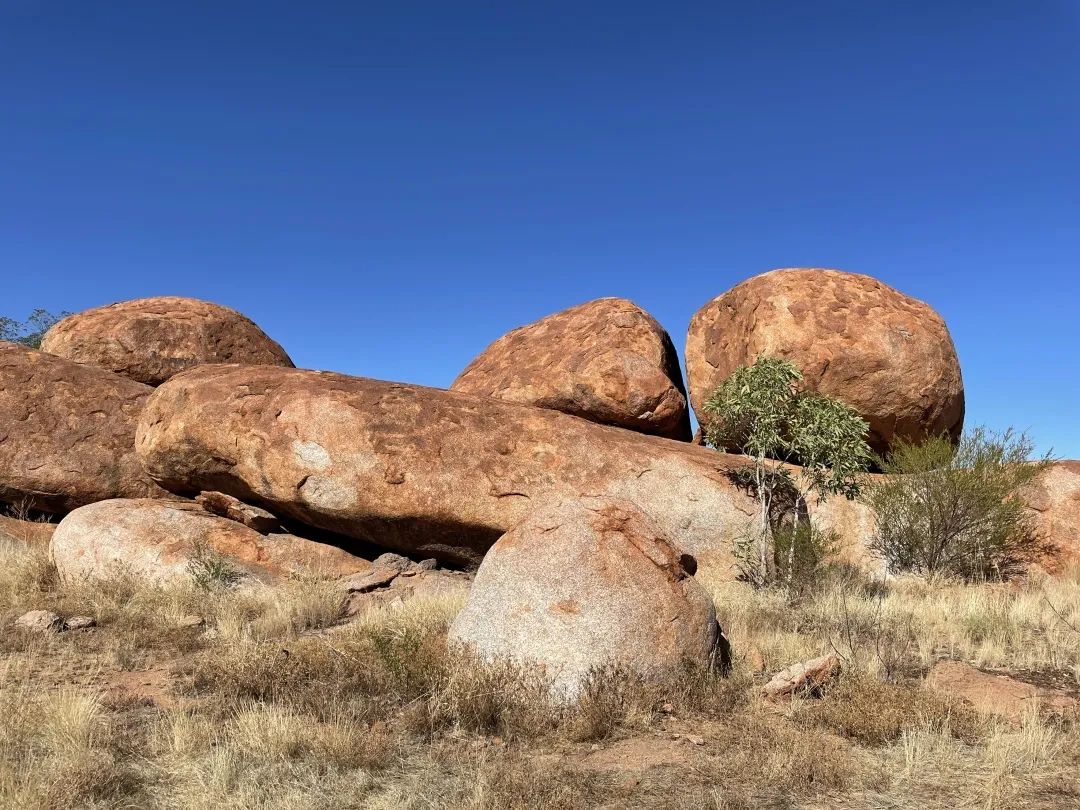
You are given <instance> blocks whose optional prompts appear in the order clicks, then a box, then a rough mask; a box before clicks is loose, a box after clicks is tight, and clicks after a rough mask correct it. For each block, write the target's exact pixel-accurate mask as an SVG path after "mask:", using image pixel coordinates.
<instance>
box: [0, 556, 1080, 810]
mask: <svg viewBox="0 0 1080 810" xmlns="http://www.w3.org/2000/svg"><path fill="white" fill-rule="evenodd" d="M0 554H2V560H0V600H2V608H3V610H4V611H5V614H6V618H10V617H11V616H14V615H18V614H20V613H22V612H24V611H25V610H28V609H30V608H45V609H50V610H55V611H56V612H57V613H59V614H61V615H65V616H66V615H74V614H85V615H90V616H92V617H94V618H95V619H96V620H97V626H96V627H93V628H89V629H86V630H79V631H68V632H64V633H44V634H42V633H23V632H11V633H8V634H7V636H6V638H5V642H4V645H3V658H4V661H3V664H2V666H0V679H2V680H0V704H2V710H0V712H2V713H0V717H2V720H0V739H2V744H0V804H3V805H4V806H11V807H23V808H61V807H100V808H105V807H109V808H112V807H169V808H171V807H185V808H187V807H193V808H198V807H235V808H263V807H275V808H277V807H282V808H313V807H327V808H329V807H335V808H336V807H376V808H377V807H387V808H389V807H416V808H421V807H475V808H480V807H484V808H487V807H490V808H496V807H499V808H501V807H519V808H527V807H536V808H541V807H544V808H546V807H567V808H571V807H573V808H576V807H582V808H585V807H626V806H634V807H671V806H681V807H701V808H743V807H745V808H751V807H755V808H756V807H778V808H779V807H798V806H823V805H828V806H833V807H911V808H916V807H920V808H921V807H991V808H993V807H998V808H1013V807H1062V806H1067V805H1068V804H1070V803H1072V802H1076V801H1080V778H1078V776H1077V774H1078V773H1080V730H1078V729H1077V727H1076V726H1075V725H1074V724H1073V721H1071V720H1070V719H1069V718H1067V717H1054V716H1049V715H1045V714H1042V713H1040V711H1039V707H1038V706H1032V707H1031V709H1030V710H1029V711H1027V713H1026V714H1024V715H1023V717H1022V718H1021V720H1020V721H1019V722H1018V723H1015V722H1008V721H1007V720H1004V719H995V718H993V717H985V716H980V715H976V714H975V713H974V712H973V711H972V709H971V708H970V707H968V706H966V705H965V704H963V703H962V702H960V701H959V700H957V699H954V698H952V697H949V696H947V695H942V694H938V693H936V692H934V691H931V690H929V689H928V688H926V686H925V685H924V684H923V681H922V678H923V676H924V675H925V674H926V673H927V671H928V670H929V669H930V667H931V666H932V665H933V664H934V662H935V661H936V660H938V659H941V658H950V659H958V660H962V661H968V662H971V663H972V664H974V665H977V666H979V667H982V668H984V669H987V670H990V671H996V670H1002V671H1006V672H1009V673H1012V674H1013V675H1015V676H1017V677H1019V678H1022V679H1025V680H1027V681H1030V682H1034V683H1052V684H1057V685H1066V686H1067V688H1069V689H1071V690H1073V691H1074V692H1075V690H1076V686H1077V683H1078V680H1080V632H1077V630H1076V627H1078V626H1080V577H1078V576H1077V575H1076V574H1073V575H1070V576H1068V577H1064V578H1058V579H1053V580H1051V579H1041V580H1032V581H1029V582H1027V583H1025V584H1024V585H1021V586H1016V587H1006V586H998V587H990V586H986V585H982V586H971V585H964V584H941V583H939V584H930V583H928V582H926V581H924V580H898V581H894V582H890V583H888V584H882V583H872V582H869V581H867V580H865V579H863V578H862V577H861V576H860V575H857V574H854V573H853V572H851V571H847V570H843V569H830V570H829V572H828V575H827V576H825V577H823V578H822V579H821V580H820V581H819V583H818V586H817V587H815V588H813V589H810V590H806V591H803V592H802V593H801V595H800V596H799V598H797V599H792V598H790V596H789V595H788V594H787V593H785V592H783V591H781V590H778V589H758V588H755V587H753V586H752V585H751V584H749V583H744V582H730V581H726V578H724V577H719V576H714V575H713V573H712V572H710V571H708V570H703V571H700V572H699V574H698V577H699V579H701V580H702V582H703V583H704V584H705V585H706V587H707V588H708V589H709V590H710V592H711V593H712V595H713V597H714V599H715V601H716V604H717V605H718V606H719V611H720V619H721V623H722V625H723V627H724V629H725V631H726V633H727V634H728V636H729V638H730V640H731V642H732V645H733V647H734V649H735V650H736V651H737V653H736V656H735V658H734V661H733V665H732V669H731V671H730V672H729V673H727V674H726V675H723V674H720V673H718V672H715V671H711V672H710V671H704V670H695V669H693V668H688V669H686V670H685V671H681V672H674V673H670V674H669V676H668V677H666V678H665V679H663V680H660V681H647V680H645V679H642V678H641V677H640V676H636V675H634V674H632V673H630V672H626V671H620V670H619V669H617V668H613V669H609V670H605V671H598V672H596V673H595V674H594V676H593V678H592V679H591V681H590V683H589V685H588V687H587V688H586V689H585V690H584V692H583V694H582V695H581V697H580V700H579V701H577V702H576V703H574V704H573V705H570V706H566V705H559V704H555V703H553V702H552V701H551V700H550V699H549V698H548V696H547V694H546V691H545V684H544V681H543V678H542V677H541V676H540V675H539V674H538V673H536V672H531V671H528V670H526V669H522V668H515V667H513V666H510V665H500V666H484V665H481V664H478V663H477V662H475V661H474V660H472V659H470V658H466V657H462V656H461V655H459V654H456V653H455V652H454V651H453V650H452V649H450V648H448V646H447V644H446V641H445V637H446V630H447V628H448V626H449V623H450V621H451V620H452V618H453V616H454V615H455V613H456V612H457V610H459V609H460V607H461V599H460V597H458V596H451V597H423V598H421V597H418V598H416V599H414V600H411V601H409V602H407V603H405V604H404V605H403V606H401V607H399V608H398V609H396V610H389V609H376V610H373V611H370V612H368V613H365V614H364V615H362V616H361V617H357V618H352V619H346V618H345V617H344V615H343V600H342V592H341V590H340V585H339V584H338V583H337V582H335V581H333V580H329V579H326V578H322V577H320V576H318V575H315V574H309V575H297V576H294V577H293V578H291V579H289V580H288V581H285V582H282V583H280V584H279V585H276V586H262V585H257V584H247V585H240V586H238V585H236V584H229V583H230V581H231V578H230V577H228V576H222V577H216V576H206V575H205V574H206V570H207V569H206V568H205V567H203V568H200V569H199V571H193V576H192V577H190V578H189V579H186V580H184V581H180V582H176V583H175V584H173V585H170V586H167V587H150V586H147V585H146V584H145V583H143V582H140V581H139V580H137V579H134V578H131V577H125V576H123V575H122V574H119V573H118V574H117V575H116V576H114V577H111V578H109V579H106V580H102V581H97V582H83V583H78V584H67V585H65V584H62V583H60V582H59V581H58V580H57V578H56V575H55V571H54V570H53V568H52V566H51V564H50V563H49V560H48V558H47V555H46V554H45V553H44V551H43V550H42V549H40V548H33V547H31V546H27V545H23V544H20V543H17V542H8V543H6V544H5V545H4V546H3V548H2V549H0ZM195 574H198V575H195ZM829 651H835V652H837V653H839V654H840V655H841V656H842V657H843V660H844V668H843V670H842V674H841V675H840V676H839V677H838V678H837V679H836V680H835V682H832V683H830V684H829V685H828V686H827V687H826V688H824V690H823V691H822V692H821V694H819V695H816V696H805V697H802V696H796V697H795V698H793V699H792V700H791V701H790V702H782V703H778V704H777V703H770V702H767V701H765V700H763V699H762V697H761V694H760V689H761V684H762V682H763V680H764V679H765V677H766V673H768V672H770V671H772V670H775V669H777V668H780V667H782V666H785V665H787V664H788V663H790V662H792V661H796V660H802V659H804V658H808V657H811V656H814V655H818V654H820V653H822V652H829Z"/></svg>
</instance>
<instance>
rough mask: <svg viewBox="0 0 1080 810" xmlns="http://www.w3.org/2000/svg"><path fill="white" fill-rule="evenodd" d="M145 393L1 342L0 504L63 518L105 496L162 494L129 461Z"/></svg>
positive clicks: (145, 389) (138, 387)
mask: <svg viewBox="0 0 1080 810" xmlns="http://www.w3.org/2000/svg"><path fill="white" fill-rule="evenodd" d="M151 390H152V389H151V388H149V387H147V386H145V385H142V384H140V383H137V382H133V381H132V380H127V379H124V378H123V377H119V376H117V375H116V374H113V373H112V372H109V371H105V370H103V369H99V368H94V367H92V366H82V365H79V364H78V363H72V362H70V361H68V360H63V359H61V358H59V357H54V356H53V355H51V354H46V353H44V352H39V351H35V350H34V349H28V348H26V347H24V346H19V345H16V344H14V343H4V342H0V502H6V503H12V504H18V505H20V506H24V507H26V508H29V509H35V510H40V511H43V512H53V513H60V514H62V513H64V512H68V511H70V510H72V509H75V508H77V507H79V506H83V505H84V504H88V503H93V502H95V501H102V500H105V499H107V498H117V497H131V498H141V497H146V496H155V497H156V496H158V495H165V494H166V493H164V492H162V491H161V490H160V489H158V487H157V485H155V484H154V482H153V481H151V480H150V479H149V478H148V477H147V476H146V473H145V472H143V469H142V466H141V465H140V464H139V460H138V458H137V457H136V456H135V425H136V422H137V420H138V418H139V414H140V413H141V412H142V409H143V405H144V404H145V403H146V399H147V397H148V396H149V395H150V392H151Z"/></svg>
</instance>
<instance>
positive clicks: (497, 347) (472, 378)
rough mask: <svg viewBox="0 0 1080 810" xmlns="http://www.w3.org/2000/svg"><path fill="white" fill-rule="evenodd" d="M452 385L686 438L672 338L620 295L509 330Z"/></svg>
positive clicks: (685, 412)
mask: <svg viewBox="0 0 1080 810" xmlns="http://www.w3.org/2000/svg"><path fill="white" fill-rule="evenodd" d="M451 389H452V390H454V391H461V392H463V393H467V394H477V395H479V396H485V397H494V398H496V399H502V400H505V401H507V402H522V403H525V404H528V405H536V406H538V407H541V408H550V409H551V410H555V411H562V412H563V413H569V414H573V415H574V416H580V417H582V418H584V419H588V420H590V421H592V422H600V423H601V424H607V425H615V426H617V427H623V428H628V429H629V430H636V431H639V432H641V433H650V434H653V435H657V436H664V437H666V438H669V439H678V440H680V441H689V440H690V416H689V411H688V409H687V405H686V389H685V388H684V386H683V382H682V372H681V370H680V369H679V358H678V355H677V354H676V352H675V347H674V345H673V344H672V342H671V338H670V337H669V336H668V333H667V332H665V331H664V329H663V327H661V326H660V324H659V323H657V322H656V320H654V319H653V318H652V316H650V315H649V314H648V313H647V312H645V311H644V310H643V309H641V308H640V307H639V306H637V304H635V303H634V302H633V301H628V300H626V299H625V298H600V299H597V300H596V301H590V302H588V303H586V304H581V305H579V306H576V307H571V308H570V309H567V310H564V311H562V312H557V313H555V314H554V315H549V316H547V317H546V318H542V319H541V320H539V321H536V322H535V323H531V324H529V325H527V326H522V327H520V328H518V329H515V330H513V331H512V332H509V333H508V334H506V335H504V336H503V337H501V338H499V339H498V340H497V341H495V342H494V343H492V344H491V345H490V346H488V348H487V349H485V350H484V351H483V352H482V353H481V354H480V355H479V356H478V357H477V358H476V359H475V360H473V361H472V362H471V363H470V364H469V365H468V366H467V367H466V368H465V370H464V371H462V372H461V374H460V375H459V376H458V378H457V379H456V380H455V381H454V384H453V385H452V386H451Z"/></svg>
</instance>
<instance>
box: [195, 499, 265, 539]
mask: <svg viewBox="0 0 1080 810" xmlns="http://www.w3.org/2000/svg"><path fill="white" fill-rule="evenodd" d="M195 502H196V503H197V504H199V505H200V506H202V508H203V509H205V510H206V511H207V512H209V513H210V514H212V515H217V516H218V517H223V518H228V519H229V520H235V521H236V522H237V523H242V524H244V525H245V526H247V527H248V528H249V529H254V530H255V531H257V532H258V533H259V534H270V532H275V531H279V530H280V529H281V521H279V520H278V519H277V518H276V517H274V516H273V515H272V514H270V513H269V512H267V511H266V510H265V509H260V508H259V507H258V506H251V505H249V504H246V503H244V502H243V501H241V500H240V499H239V498H234V497H233V496H232V495H226V494H225V493H224V492H201V493H199V495H198V496H197V497H196V498H195Z"/></svg>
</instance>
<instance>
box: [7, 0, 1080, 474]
mask: <svg viewBox="0 0 1080 810" xmlns="http://www.w3.org/2000/svg"><path fill="white" fill-rule="evenodd" d="M1078 42H1080V2H1064V1H1059V2H1039V0H1027V1H1026V2H986V3H978V4H976V3H969V2H964V3H962V2H948V1H946V2H940V0H939V2H911V3H902V4H901V3H888V4H887V3H865V2H849V3H834V2H815V3H806V2H788V3H781V2H762V3H718V2H707V3H706V2H702V3H689V2H687V3H678V2H674V3H635V2H632V1H631V0H624V1H623V2H619V3H604V2H595V3H580V2H575V3H568V2H560V1H558V0H556V1H552V0H546V2H521V3H485V4H479V3H469V2H455V3H448V2H429V3H413V2H399V3H392V4H391V3H384V4H375V3H355V2H354V3H325V2H324V3H319V2H312V3H298V2H289V3H283V2H273V0H262V1H261V2H258V3H255V2H239V1H237V2H201V1H200V2H195V1H192V2H185V3H147V2H129V1H127V0H113V1H112V2H109V3H87V2H81V1H78V0H51V1H50V2H45V0H0V71H2V73H0V75H2V78H3V80H2V81H0V115H2V125H0V155H2V156H3V157H2V158H0V271H2V272H3V277H4V284H3V288H2V289H3V296H2V297H0V314H8V315H12V316H16V317H22V316H25V314H26V313H27V312H28V311H29V310H30V309H31V308H33V307H36V306H44V307H46V308H49V309H53V310H65V309H66V310H80V309H84V308H87V307H90V306H95V305H98V304H103V303H108V302H112V301H116V300H122V299H127V298H135V297H140V296H146V295H160V294H179V295H191V296H196V297H201V298H206V299H210V300H214V301H218V302H221V303H224V304H227V305H230V306H233V307H236V308H238V309H240V310H242V311H244V312H245V313H247V314H248V315H250V316H251V317H252V318H254V319H255V320H256V321H257V322H258V323H259V324H260V325H261V326H263V328H264V329H266V331H267V332H269V333H270V334H271V335H272V336H274V337H275V338H276V339H277V340H279V341H280V342H281V343H282V344H283V345H284V346H285V347H286V349H287V350H288V351H289V352H290V353H291V354H292V356H293V358H294V359H295V360H296V362H297V364H298V365H302V366H308V367H316V368H327V369H335V370H340V371H345V372H349V373H354V374H361V375H366V376H372V377H379V378H385V379H396V380H404V381H409V382H417V383H424V384H428V385H436V386H446V385H448V384H449V383H450V382H451V380H452V379H453V378H454V376H455V375H456V374H457V372H458V371H459V370H460V369H461V368H462V367H463V366H464V365H465V364H466V363H467V362H468V361H469V360H470V359H471V358H472V357H473V356H474V355H475V354H476V353H477V352H479V351H480V350H481V349H482V348H483V347H484V346H486V345H487V344H488V343H489V342H490V341H491V340H493V339H495V338H496V337H498V336H499V335H501V334H502V333H504V332H506V331H507V330H509V329H511V328H513V327H515V326H518V325H520V324H522V323H526V322H528V321H531V320H534V319H536V318H538V317H541V316H543V315H545V314H547V313H549V312H552V311H555V310H558V309H562V308H564V307H567V306H570V305H573V304H576V303H580V302H582V301H586V300H589V299H591V298H595V297H598V296H602V295H618V296H626V297H629V298H632V299H633V300H635V301H637V302H638V303H639V304H640V305H642V306H643V307H645V308H646V309H648V310H649V311H650V312H652V313H653V314H654V315H655V316H656V317H657V318H658V319H659V320H660V321H661V322H662V323H663V324H664V325H665V326H666V327H667V328H668V330H669V331H670V332H671V333H672V336H673V338H674V340H675V343H676V345H677V346H679V347H680V348H681V346H682V343H683V338H684V335H685V330H686V326H687V324H688V322H689V319H690V316H691V315H692V313H693V312H694V311H695V310H696V309H697V308H698V307H700V306H701V305H702V304H703V303H704V302H705V301H707V300H708V299H710V298H712V297H713V296H715V295H718V294H719V293H721V292H723V291H725V290H726V289H728V288H729V287H731V286H732V285H734V284H736V283H738V282H739V281H741V280H742V279H745V278H747V277H749V276H751V275H754V274H756V273H759V272H762V271H765V270H768V269H771V268H774V267H787V266H826V267H838V268H841V269H847V270H853V271H858V272H863V273H868V274H870V275H873V276H876V277H877V278H880V279H882V280H883V281H885V282H887V283H889V284H892V285H893V286H895V287H897V288H899V289H900V290H902V291H904V292H906V293H908V294H910V295H914V296H916V297H918V298H921V299H923V300H925V301H927V302H929V303H930V304H931V305H932V306H934V307H935V308H936V309H937V310H938V311H939V312H941V313H942V315H943V316H944V317H945V320H946V322H947V323H948V324H949V327H950V329H951V331H952V334H953V338H954V340H955V342H956V344H957V348H958V350H959V353H960V359H961V364H962V366H963V369H964V378H965V383H966V386H967V394H968V424H969V425H971V424H977V423H981V424H987V425H989V426H991V427H995V428H1001V427H1005V426H1008V425H1015V426H1017V427H1020V428H1029V429H1030V430H1031V432H1032V433H1033V435H1034V436H1035V437H1036V439H1037V440H1038V441H1039V443H1040V445H1041V446H1042V447H1044V448H1047V447H1049V446H1051V445H1052V446H1053V447H1054V449H1055V450H1056V452H1057V453H1058V454H1060V455H1063V456H1069V457H1080V427H1078V420H1077V418H1076V416H1075V411H1076V407H1077V404H1076V399H1077V394H1078V393H1080V383H1078V382H1077V372H1078V370H1080V362H1078V346H1080V325H1078V324H1080V319H1078V318H1077V315H1076V313H1077V306H1078V293H1080V278H1078V257H1080V216H1078V214H1080V210H1078V209H1080V160H1078V158H1077V154H1078V148H1080V146H1078V145H1080V98H1078V94H1080V47H1077V46H1078Z"/></svg>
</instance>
